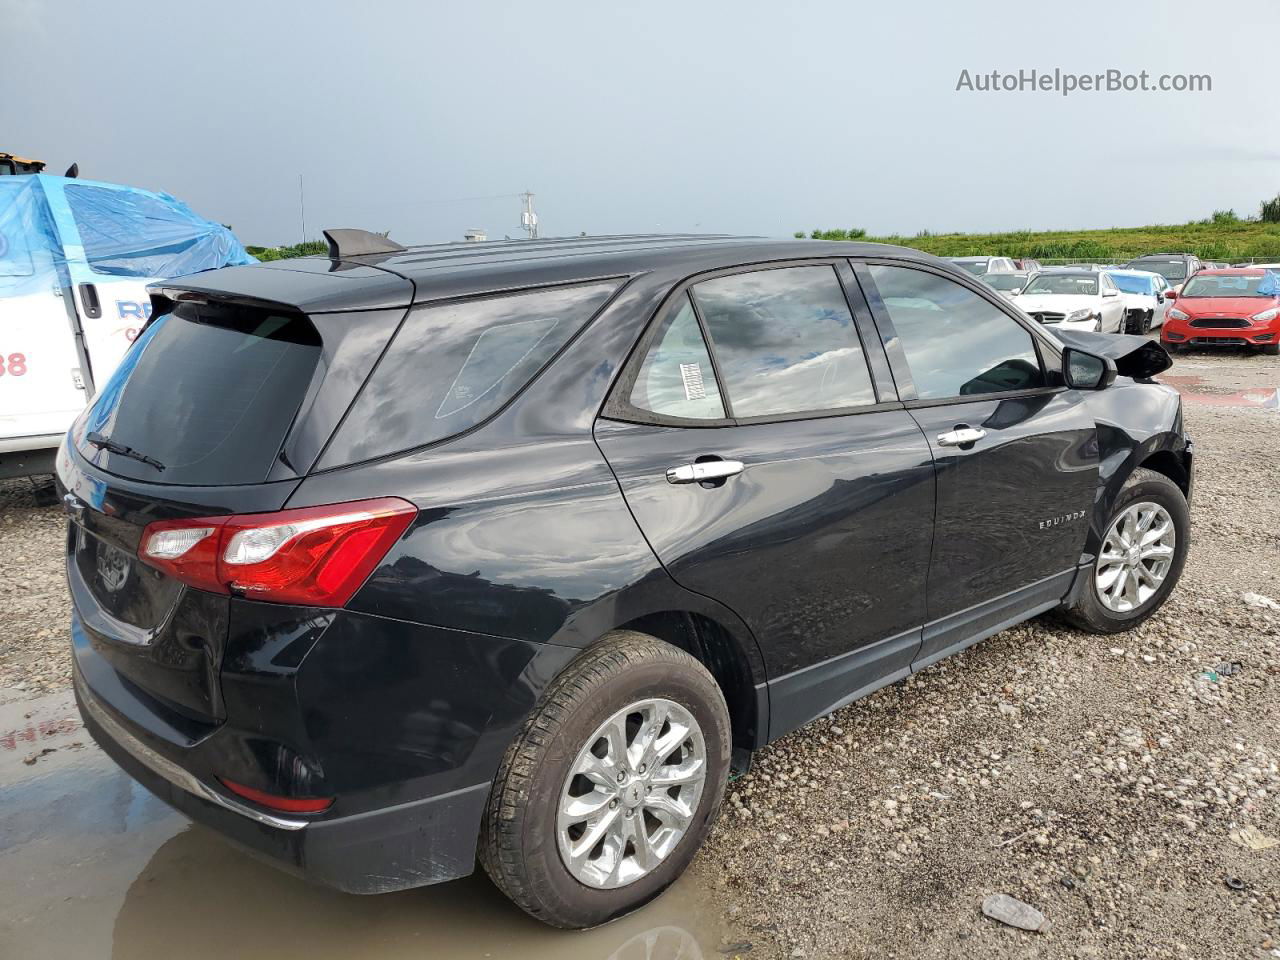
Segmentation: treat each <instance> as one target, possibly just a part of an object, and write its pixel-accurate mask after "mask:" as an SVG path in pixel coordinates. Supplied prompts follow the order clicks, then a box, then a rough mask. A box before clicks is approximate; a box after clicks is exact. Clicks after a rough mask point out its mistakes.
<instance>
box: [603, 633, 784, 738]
mask: <svg viewBox="0 0 1280 960" xmlns="http://www.w3.org/2000/svg"><path fill="white" fill-rule="evenodd" d="M614 629H615V630H635V631H637V632H639V633H647V634H649V635H650V636H653V637H657V638H658V639H659V640H662V641H663V642H664V643H669V644H671V645H672V646H673V647H678V648H679V649H681V650H684V651H685V652H686V653H688V654H690V655H691V656H693V657H694V658H695V659H696V660H698V662H699V663H701V664H702V665H703V666H704V667H706V668H707V670H708V672H710V674H711V676H712V677H713V678H715V681H716V683H717V684H718V685H719V687H720V692H721V693H722V694H723V695H724V700H725V705H726V706H727V707H728V708H729V722H730V727H731V729H732V731H733V746H734V750H735V752H736V751H738V750H746V751H751V750H755V749H757V748H758V747H760V746H762V745H763V744H764V742H765V740H766V739H767V735H768V729H769V712H768V711H769V706H768V705H769V699H768V698H769V694H768V685H767V684H765V683H764V682H762V681H761V682H759V683H757V682H756V679H755V678H754V677H753V676H752V670H751V662H750V660H751V658H750V657H749V655H748V654H747V652H746V651H745V650H744V649H743V646H742V642H741V641H740V640H739V639H738V638H737V637H736V636H735V635H734V634H733V632H732V631H731V630H730V629H729V628H728V627H726V626H725V625H724V624H721V623H720V622H719V621H717V620H716V619H714V618H712V617H710V616H708V615H707V614H705V613H700V612H695V611H692V610H660V611H655V612H652V613H646V614H642V615H641V616H638V617H634V618H633V619H631V620H628V621H627V622H626V623H620V624H618V625H617V626H616V627H615V628H614ZM610 632H612V631H610ZM608 635H609V634H608V633H606V634H604V636H608ZM601 639H603V637H602V638H601Z"/></svg>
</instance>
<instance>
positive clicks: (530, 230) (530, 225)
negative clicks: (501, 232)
mask: <svg viewBox="0 0 1280 960" xmlns="http://www.w3.org/2000/svg"><path fill="white" fill-rule="evenodd" d="M520 199H521V200H522V201H523V203H524V208H523V210H521V212H520V226H521V227H522V228H523V229H524V232H525V233H526V234H528V236H529V239H530V240H537V239H538V215H537V214H536V213H534V212H533V194H532V193H530V192H529V191H528V190H526V191H525V192H524V193H522V194H520Z"/></svg>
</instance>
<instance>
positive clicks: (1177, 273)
mask: <svg viewBox="0 0 1280 960" xmlns="http://www.w3.org/2000/svg"><path fill="white" fill-rule="evenodd" d="M1125 266H1126V267H1128V268H1129V269H1130V270H1146V271H1147V272H1148V273H1158V274H1160V276H1162V277H1164V278H1165V279H1166V280H1168V281H1170V282H1171V283H1181V282H1182V281H1183V280H1185V279H1186V278H1187V265H1186V264H1185V263H1183V262H1182V261H1181V260H1135V261H1133V263H1126V264H1125Z"/></svg>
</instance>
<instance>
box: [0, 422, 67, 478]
mask: <svg viewBox="0 0 1280 960" xmlns="http://www.w3.org/2000/svg"><path fill="white" fill-rule="evenodd" d="M61 442H62V434H60V433H56V434H48V435H46V436H38V437H0V480H7V479H9V478H10V477H31V476H36V475H37V474H42V473H53V471H54V461H55V459H56V457H57V453H58V444H59V443H61Z"/></svg>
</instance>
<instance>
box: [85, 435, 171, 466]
mask: <svg viewBox="0 0 1280 960" xmlns="http://www.w3.org/2000/svg"><path fill="white" fill-rule="evenodd" d="M84 439H85V441H86V442H87V443H91V444H93V445H94V446H95V447H98V448H100V449H102V450H105V451H107V453H115V454H119V455H120V456H122V457H129V458H130V459H133V460H138V461H140V462H141V463H145V464H146V465H147V466H149V467H155V468H156V469H157V470H161V471H163V470H164V464H163V463H161V462H160V461H159V460H157V459H156V458H155V457H148V456H147V455H146V454H145V453H139V452H138V451H137V450H135V449H133V447H128V446H125V445H124V444H123V443H117V442H116V441H115V440H112V439H111V438H110V437H104V436H103V435H102V434H100V433H93V432H90V433H88V434H86V435H85V438H84Z"/></svg>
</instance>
